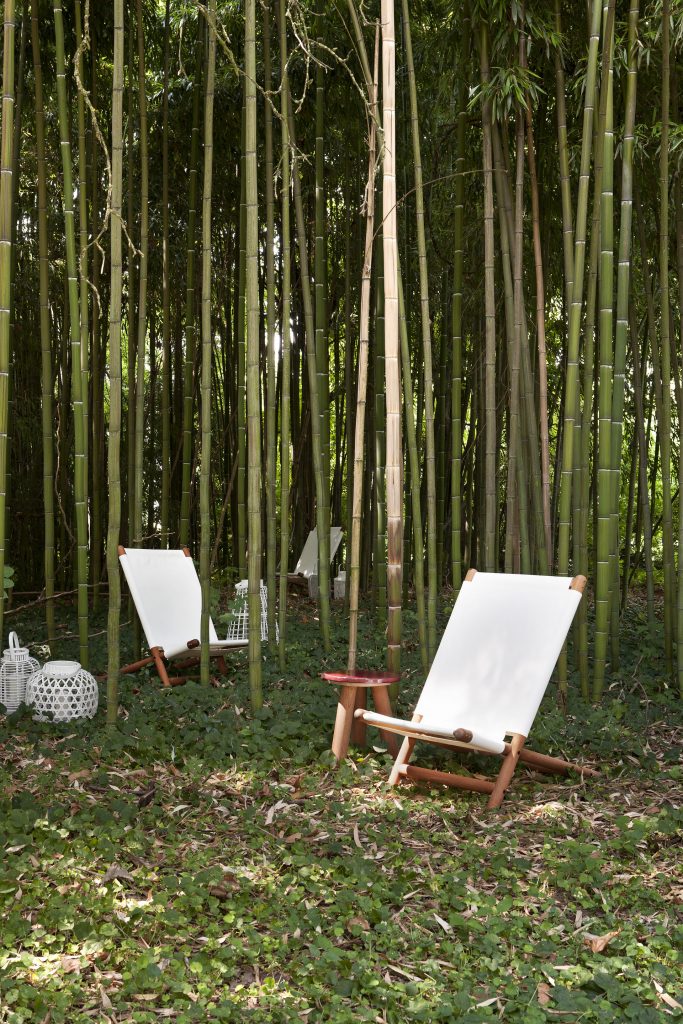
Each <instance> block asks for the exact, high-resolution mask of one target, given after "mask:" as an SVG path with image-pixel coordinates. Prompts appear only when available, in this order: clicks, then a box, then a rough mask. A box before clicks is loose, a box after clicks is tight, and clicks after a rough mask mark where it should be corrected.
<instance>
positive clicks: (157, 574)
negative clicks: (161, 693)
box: [119, 547, 246, 686]
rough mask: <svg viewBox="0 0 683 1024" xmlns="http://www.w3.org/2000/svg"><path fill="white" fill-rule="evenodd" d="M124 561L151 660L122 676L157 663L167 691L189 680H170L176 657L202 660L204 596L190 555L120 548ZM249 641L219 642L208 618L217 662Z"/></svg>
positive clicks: (124, 568) (125, 574) (211, 642)
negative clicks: (169, 669)
mask: <svg viewBox="0 0 683 1024" xmlns="http://www.w3.org/2000/svg"><path fill="white" fill-rule="evenodd" d="M119 561H120V563H121V568H122V569H123V573H124V576H125V577H126V582H127V583H128V588H129V590H130V595H131V597H132V598H133V602H134V604H135V608H136V611H137V613H138V616H139V618H140V623H141V625H142V628H143V630H144V633H145V637H146V639H147V645H148V647H149V650H150V655H151V657H150V658H147V659H144V660H143V661H142V662H135V663H134V664H133V665H128V666H126V667H125V668H124V669H122V670H121V671H122V672H123V673H124V674H125V673H126V672H131V671H136V670H137V669H138V668H142V666H143V665H144V664H150V663H151V662H154V663H155V664H156V667H157V670H158V671H159V675H160V676H161V679H162V682H163V683H164V685H165V686H170V685H172V684H173V683H176V682H184V681H185V680H184V679H170V678H169V676H168V673H167V671H166V667H165V663H166V662H167V661H171V660H172V659H177V658H188V657H194V658H196V657H197V649H198V648H199V645H200V636H201V615H202V591H201V584H200V582H199V577H198V576H197V571H196V569H195V566H194V562H193V561H192V559H191V558H190V556H189V553H188V552H186V551H184V550H181V549H175V550H171V551H165V550H156V549H151V548H124V547H120V548H119ZM245 646H246V641H244V640H242V639H240V638H238V639H227V640H220V639H219V637H218V634H217V633H216V628H215V626H214V624H213V622H212V621H211V619H210V618H209V648H210V652H211V655H212V656H213V657H221V656H222V655H223V654H224V653H225V652H226V651H230V650H234V649H235V648H239V647H245Z"/></svg>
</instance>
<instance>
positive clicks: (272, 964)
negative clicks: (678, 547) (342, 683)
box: [0, 600, 683, 1024]
mask: <svg viewBox="0 0 683 1024" xmlns="http://www.w3.org/2000/svg"><path fill="white" fill-rule="evenodd" d="M444 607H445V608H446V609H447V608H448V601H447V600H446V601H444ZM315 616H316V611H315V607H314V605H312V604H311V603H310V602H308V601H305V600H299V601H297V602H296V604H295V607H294V610H293V611H292V621H291V629H290V639H289V642H288V643H289V651H288V665H287V670H286V671H285V672H281V671H280V670H279V669H278V667H277V660H276V659H275V658H273V657H268V656H267V657H266V659H265V660H264V663H263V678H264V693H265V694H266V700H265V703H264V706H263V708H262V709H261V710H260V711H258V712H256V713H253V714H252V713H251V712H249V710H248V683H247V671H246V654H244V653H243V654H238V655H235V656H234V658H233V659H231V662H230V673H229V677H227V678H218V677H216V678H215V679H214V685H212V686H208V687H207V686H202V685H200V684H198V683H190V684H188V685H187V686H185V687H180V688H177V689H174V690H172V691H168V690H167V691H164V690H162V689H161V688H160V687H159V685H158V682H157V681H156V680H155V679H154V678H149V679H146V678H145V677H136V678H134V679H127V680H125V681H123V683H122V686H121V694H120V704H121V706H120V713H119V722H118V726H117V728H116V730H115V731H113V732H112V731H107V729H106V727H105V713H104V711H100V713H99V715H98V717H97V718H96V719H95V720H94V721H93V722H86V723H79V724H73V723H72V724H69V725H64V726H53V725H38V724H35V723H33V722H32V721H31V719H30V717H29V716H28V714H24V715H23V717H22V716H21V715H20V716H19V719H18V720H16V721H15V720H4V721H2V720H0V822H1V825H0V848H1V849H2V856H1V857H0V914H1V915H2V929H1V930H0V1021H2V1024H20V1022H21V1024H23V1022H27V1024H28V1022H30V1024H34V1022H45V1024H61V1022H69V1024H81V1022H85V1021H93V1020H95V1021H100V1022H106V1021H111V1022H112V1024H118V1022H124V1021H135V1022H140V1024H143V1022H145V1024H146V1022H153V1021H155V1022H156V1021H163V1020H170V1021H174V1022H178V1024H184V1022H190V1021H242V1020H247V1021H250V1020H253V1021H283V1022H284V1021H293V1020H303V1021H311V1022H312V1021H334V1022H340V1024H344V1022H356V1021H365V1020H367V1021H377V1022H388V1024H391V1022H396V1024H398V1022H403V1021H437V1020H438V1021H460V1020H462V1021H467V1022H470V1021H489V1020H490V1021H494V1020H501V1019H502V1020H509V1021H524V1022H535V1021H567V1022H569V1021H579V1020H580V1021H585V1022H593V1021H596V1022H597V1021H600V1022H603V1021H604V1022H612V1021H615V1020H628V1021H637V1022H650V1021H651V1022H658V1021H662V1020H667V1019H677V1018H680V1017H681V1015H682V1013H683V1011H682V1009H681V1003H682V1002H683V999H682V998H681V983H682V980H683V972H682V970H681V952H680V951H681V948H682V947H683V926H682V922H681V896H682V895H683V884H682V881H681V876H680V836H681V826H682V825H683V811H682V810H681V797H682V796H683V769H682V768H681V750H682V748H683V728H681V726H680V716H679V714H678V709H677V706H676V704H675V702H674V701H673V700H672V699H671V698H670V697H669V695H668V691H667V690H665V689H662V688H661V682H662V680H663V678H664V663H663V659H662V657H661V656H660V654H659V653H658V652H659V651H660V650H661V645H660V644H659V641H658V639H657V638H656V637H655V638H652V637H651V636H650V632H649V627H648V626H647V624H646V622H645V618H644V616H642V617H641V615H640V613H639V609H638V608H637V607H633V608H632V609H631V610H630V614H629V616H628V619H627V620H626V621H627V625H626V626H624V628H623V629H622V654H623V657H622V666H621V670H620V672H619V674H618V675H615V679H614V682H613V684H612V687H611V689H610V691H609V693H608V695H607V698H606V700H605V701H604V702H603V703H602V704H601V705H600V706H599V707H590V706H589V705H586V704H583V703H582V702H581V700H580V698H579V697H576V698H574V695H572V702H571V708H570V713H569V714H567V715H566V716H565V715H564V714H563V712H562V710H561V708H560V707H558V703H557V699H556V691H555V689H554V687H553V686H551V688H550V690H549V693H548V696H547V698H546V701H545V703H544V705H543V708H542V711H541V713H540V714H539V716H538V718H537V720H536V725H535V727H534V733H533V739H534V745H535V747H537V748H538V749H540V750H543V751H546V752H549V753H561V754H562V755H566V756H569V757H575V758H577V759H578V760H585V761H587V762H589V763H591V764H597V765H599V766H600V768H601V770H602V775H601V777H600V778H599V779H591V780H590V782H586V783H582V782H580V781H578V780H576V779H574V780H569V781H567V782H564V781H561V782H558V781H556V780H548V779H547V778H543V777H541V776H538V775H530V774H529V773H527V772H524V771H520V772H519V773H518V776H517V777H516V779H515V781H514V783H513V787H512V789H511V791H510V793H509V795H508V797H507V799H506V801H505V803H504V805H503V808H502V809H501V810H500V811H499V812H496V813H488V814H487V813H486V811H485V810H484V804H483V800H482V798H480V797H477V796H474V797H471V796H469V795H466V794H461V793H459V792H457V791H446V790H442V789H439V790H437V789H434V790H428V789H425V788H418V787H408V786H406V787H401V788H399V789H397V790H391V791H390V790H388V789H387V788H386V785H385V783H386V777H387V765H388V763H389V762H388V756H387V754H386V753H385V752H384V750H383V748H382V746H381V744H380V743H379V742H377V741H378V735H377V734H376V733H375V734H374V737H373V738H374V741H375V743H376V745H375V746H374V747H373V746H371V747H370V749H369V750H368V751H365V752H358V751H355V752H353V753H352V756H351V757H350V758H349V759H348V760H347V762H346V763H345V764H344V765H343V766H342V767H341V768H340V769H339V770H334V769H333V767H332V759H331V755H330V752H329V750H328V747H329V743H330V738H331V732H332V723H333V715H334V704H335V695H334V690H333V688H331V687H328V686H327V684H325V683H323V682H321V681H320V680H319V679H318V677H317V673H318V672H319V671H320V669H321V668H322V667H323V664H326V665H328V666H334V665H338V664H343V662H344V656H345V641H346V632H345V630H346V619H345V616H344V615H342V613H341V612H339V613H338V614H337V615H335V616H334V617H333V621H332V650H331V652H330V654H329V655H328V656H327V657H326V658H325V661H324V663H323V662H322V661H321V660H320V656H319V655H318V654H317V653H316V652H317V636H318V632H317V631H318V624H317V622H316V620H315ZM405 619H406V621H405V622H404V632H405V637H406V642H405V644H404V648H403V657H404V665H405V673H406V682H405V685H404V687H403V690H402V695H401V709H402V710H403V711H408V710H409V709H410V704H411V700H413V699H414V698H415V696H416V694H417V692H418V691H419V688H420V686H421V684H422V678H423V677H422V674H421V671H420V668H419V651H418V644H417V633H416V622H415V620H414V618H413V617H412V616H411V615H410V614H409V613H406V614H405ZM19 620H21V621H19ZM75 621H76V620H75V616H73V615H72V614H71V613H70V611H69V610H67V611H66V612H65V613H64V614H63V615H62V616H61V617H60V622H61V623H62V627H61V628H62V632H63V633H64V634H68V633H69V632H70V631H72V630H73V628H74V626H75ZM15 625H16V628H17V629H18V630H19V633H20V636H22V637H29V636H31V637H36V638H38V637H40V636H42V629H43V626H42V622H41V621H40V620H39V618H38V617H37V614H34V613H33V612H31V613H30V614H29V613H26V612H24V613H20V615H19V616H18V618H17V621H16V623H15ZM440 625H441V626H442V625H443V623H440ZM129 640H130V637H129V634H128V631H126V633H125V634H124V635H123V636H122V641H123V647H124V653H125V652H126V647H127V645H128V643H129ZM74 643H75V640H74V639H73V638H71V639H68V638H67V639H65V640H63V641H62V642H61V643H60V650H59V653H60V654H68V653H69V646H70V645H73V644H74ZM93 643H94V649H95V651H96V660H98V661H99V662H100V665H103V664H104V661H105V657H106V655H105V650H104V645H103V641H102V639H99V640H98V638H95V640H94V642H93ZM383 654H384V637H383V636H382V632H381V630H378V629H377V624H376V619H375V616H374V614H373V613H372V612H371V611H370V610H368V609H367V608H365V609H363V610H362V612H361V616H360V631H359V664H360V663H361V661H362V662H363V663H364V664H381V663H382V659H383ZM15 717H16V716H15ZM371 735H372V734H371ZM426 757H427V758H433V760H434V763H439V764H443V763H444V757H445V755H444V754H443V753H442V752H433V751H427V752H426ZM479 767H480V766H479V765H478V764H477V763H476V762H473V763H471V764H470V768H471V769H472V770H476V769H477V768H479ZM481 767H482V769H484V768H485V766H484V764H483V762H482V765H481Z"/></svg>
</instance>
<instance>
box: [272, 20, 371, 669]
mask: <svg viewBox="0 0 683 1024" xmlns="http://www.w3.org/2000/svg"><path fill="white" fill-rule="evenodd" d="M283 2H284V0H283ZM378 75H379V24H378V25H377V26H376V29H375V61H374V76H373V82H372V92H371V94H370V97H369V100H370V116H369V131H368V180H367V185H366V188H365V210H366V214H365V251H364V256H363V270H362V274H361V289H360V323H359V328H358V369H357V377H358V389H357V397H356V430H355V442H354V459H353V505H352V518H351V550H350V558H349V654H348V659H347V669H348V671H349V672H355V670H356V657H357V654H358V597H359V592H360V541H361V526H362V514H363V445H364V439H365V407H366V399H367V383H368V352H369V347H370V345H369V342H370V284H371V280H372V251H373V238H374V220H375V170H376V162H377V155H376V138H377V133H376V110H377V86H378Z"/></svg>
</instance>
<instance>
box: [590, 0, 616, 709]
mask: <svg viewBox="0 0 683 1024" xmlns="http://www.w3.org/2000/svg"><path fill="white" fill-rule="evenodd" d="M611 6H612V12H611V17H610V10H609V7H608V5H607V4H605V30H604V47H605V49H606V51H607V82H606V89H607V93H606V117H605V131H604V135H603V141H602V183H601V185H602V187H601V199H600V321H599V322H600V349H599V359H600V370H599V390H598V417H599V428H598V477H597V483H598V492H597V502H598V535H597V564H596V587H595V657H594V670H593V697H594V698H595V699H598V698H599V697H600V695H601V693H602V688H603V685H604V680H605V662H606V658H607V641H608V639H609V621H610V600H611V597H612V596H613V594H612V566H611V564H610V551H611V549H612V544H613V543H614V538H612V537H611V533H612V526H613V523H612V518H611V506H612V500H611V499H612V458H613V456H612V378H613V375H614V363H613V341H612V328H613V316H614V231H613V211H614V184H613V183H614V126H613V99H612V92H613V85H612V83H613V69H612V61H613V44H614V32H613V31H612V26H613V22H614V12H613V6H614V0H612V2H611ZM608 19H609V24H608ZM615 455H616V457H618V458H619V459H621V453H620V452H619V453H618V454H617V453H615Z"/></svg>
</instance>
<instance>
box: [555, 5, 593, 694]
mask: <svg viewBox="0 0 683 1024" xmlns="http://www.w3.org/2000/svg"><path fill="white" fill-rule="evenodd" d="M601 14H602V10H601V2H600V0H593V2H592V7H591V25H590V39H589V44H588V63H587V69H586V93H585V98H584V108H583V130H582V137H581V166H580V171H579V189H578V196H577V205H576V221H575V229H574V265H573V273H574V278H573V281H572V295H571V305H570V308H569V328H568V333H567V376H566V385H565V399H564V425H563V432H562V463H561V479H560V498H559V516H558V519H559V535H558V546H557V568H558V572H559V573H560V574H561V575H566V574H567V573H568V572H569V542H570V529H571V524H570V514H571V485H572V471H573V467H574V425H575V423H576V419H577V416H578V409H579V401H578V399H579V394H578V377H579V340H580V332H581V309H582V306H583V284H584V262H585V254H586V221H587V217H588V185H589V181H590V163H591V147H592V142H593V114H594V104H595V82H596V77H597V68H598V48H599V44H600V16H601ZM565 680H566V665H565V664H564V662H561V664H560V684H561V685H562V684H563V683H564V681H565Z"/></svg>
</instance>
